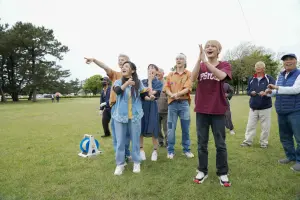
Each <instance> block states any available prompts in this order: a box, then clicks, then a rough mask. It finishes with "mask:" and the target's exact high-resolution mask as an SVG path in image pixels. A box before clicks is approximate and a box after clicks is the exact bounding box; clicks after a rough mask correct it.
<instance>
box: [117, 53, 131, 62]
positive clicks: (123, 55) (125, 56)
mask: <svg viewBox="0 0 300 200" xmlns="http://www.w3.org/2000/svg"><path fill="white" fill-rule="evenodd" d="M120 57H123V58H126V59H127V60H128V61H130V58H129V56H127V55H126V54H119V58H120Z"/></svg>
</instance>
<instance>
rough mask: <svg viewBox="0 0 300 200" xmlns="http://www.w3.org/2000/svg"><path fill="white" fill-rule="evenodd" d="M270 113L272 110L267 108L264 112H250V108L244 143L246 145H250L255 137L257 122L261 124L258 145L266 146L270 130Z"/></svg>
mask: <svg viewBox="0 0 300 200" xmlns="http://www.w3.org/2000/svg"><path fill="white" fill-rule="evenodd" d="M271 113H272V108H267V109H264V110H252V109H251V108H250V111H249V118H248V124H247V128H246V133H245V140H244V143H247V144H249V145H251V144H252V142H253V138H254V137H255V135H256V126H257V122H258V120H259V121H260V124H261V135H260V144H261V145H267V144H268V138H269V134H270V128H271Z"/></svg>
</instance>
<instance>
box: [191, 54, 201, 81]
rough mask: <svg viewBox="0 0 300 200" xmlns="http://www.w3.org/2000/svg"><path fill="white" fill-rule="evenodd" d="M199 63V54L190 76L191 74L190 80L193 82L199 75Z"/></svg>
mask: <svg viewBox="0 0 300 200" xmlns="http://www.w3.org/2000/svg"><path fill="white" fill-rule="evenodd" d="M200 63H201V59H200V56H199V58H198V60H197V62H196V64H195V67H194V69H193V71H192V76H191V81H192V82H195V81H196V80H197V78H198V76H199V72H200Z"/></svg>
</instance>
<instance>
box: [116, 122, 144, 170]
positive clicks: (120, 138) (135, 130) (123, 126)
mask: <svg viewBox="0 0 300 200" xmlns="http://www.w3.org/2000/svg"><path fill="white" fill-rule="evenodd" d="M114 123H115V131H116V132H115V133H116V138H117V146H116V164H117V165H123V164H124V163H125V146H126V142H127V138H126V135H127V134H126V133H129V134H130V139H131V145H132V152H131V153H132V160H133V162H134V163H140V162H141V158H140V136H141V120H139V121H137V122H135V123H133V122H132V121H131V120H129V121H128V123H121V122H118V121H115V122H114Z"/></svg>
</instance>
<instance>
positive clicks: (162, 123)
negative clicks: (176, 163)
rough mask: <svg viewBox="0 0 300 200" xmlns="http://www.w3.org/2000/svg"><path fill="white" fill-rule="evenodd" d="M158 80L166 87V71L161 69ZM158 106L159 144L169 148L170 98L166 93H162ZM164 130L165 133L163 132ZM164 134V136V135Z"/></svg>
mask: <svg viewBox="0 0 300 200" xmlns="http://www.w3.org/2000/svg"><path fill="white" fill-rule="evenodd" d="M157 78H158V80H160V81H161V82H162V84H163V85H164V70H163V69H162V68H159V73H158V74H157ZM157 105H158V114H159V118H158V125H159V132H158V142H159V146H160V147H163V146H166V147H167V146H168V126H167V123H168V97H167V95H166V93H165V92H164V91H162V92H161V93H160V97H159V99H158V100H157ZM162 129H163V131H162ZM162 132H164V135H163V133H162Z"/></svg>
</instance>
